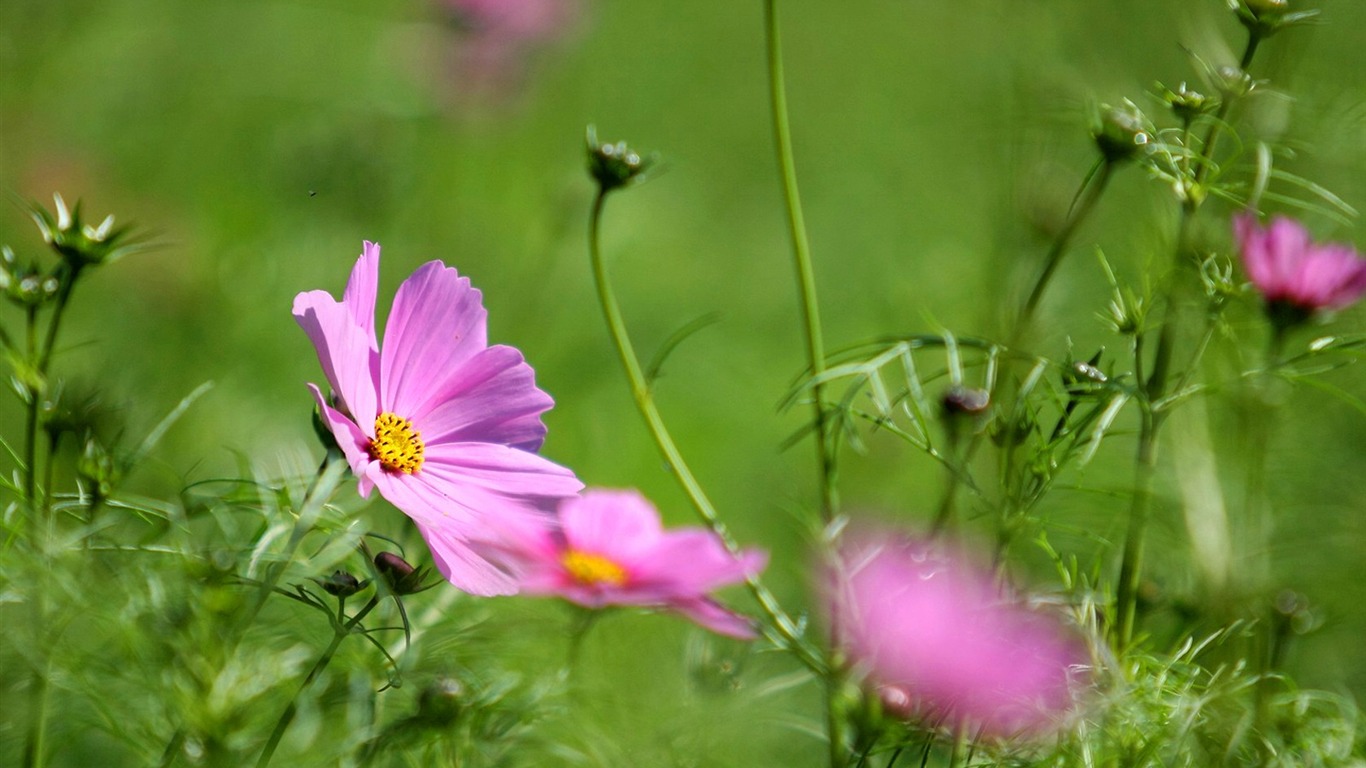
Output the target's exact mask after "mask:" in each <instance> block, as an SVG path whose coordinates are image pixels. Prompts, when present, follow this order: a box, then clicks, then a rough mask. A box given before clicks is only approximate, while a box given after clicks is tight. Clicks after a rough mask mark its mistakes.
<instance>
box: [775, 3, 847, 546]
mask: <svg viewBox="0 0 1366 768" xmlns="http://www.w3.org/2000/svg"><path fill="white" fill-rule="evenodd" d="M777 6H778V3H777V0H765V2H764V23H765V31H766V34H765V42H766V47H767V51H768V84H769V101H770V104H771V105H772V108H773V140H774V144H775V146H776V148H777V151H778V168H779V170H780V172H781V173H782V179H783V198H784V200H785V201H786V204H787V224H788V231H789V234H790V235H791V238H792V259H793V265H794V266H795V267H796V271H797V290H798V293H799V295H800V299H801V309H802V326H803V330H804V333H805V338H806V356H807V365H808V367H809V368H810V370H811V376H812V377H813V378H819V377H820V375H821V374H822V373H823V372H824V371H825V342H824V340H823V339H822V336H821V317H820V306H819V304H818V303H817V301H816V278H815V272H814V270H813V268H812V266H811V246H810V243H809V242H808V241H807V237H806V223H805V220H804V218H803V216H802V201H801V196H800V195H799V193H798V190H797V166H796V162H795V161H794V160H793V155H792V131H791V128H790V126H789V125H788V118H787V92H786V87H785V86H784V84H783V55H782V42H781V41H782V38H781V36H780V34H779V30H778V7H777ZM823 390H824V386H823V385H822V384H820V383H817V384H815V385H813V386H812V388H811V392H812V399H813V401H814V403H813V407H814V409H815V414H814V415H815V419H816V440H817V445H816V453H817V459H818V461H819V467H820V485H821V518H822V520H824V521H825V522H827V523H828V522H830V520H831V519H832V518H833V517H834V516H835V512H836V511H837V510H838V509H839V492H838V490H837V488H836V478H837V466H836V462H835V459H836V457H835V444H834V440H833V438H834V436H833V435H832V434H831V431H832V430H831V424H830V419H829V417H828V416H827V414H826V412H825V405H824V401H823V400H822V398H821V394H822V392H823Z"/></svg>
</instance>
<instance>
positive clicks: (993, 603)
mask: <svg viewBox="0 0 1366 768" xmlns="http://www.w3.org/2000/svg"><path fill="white" fill-rule="evenodd" d="M826 588H827V590H828V592H827V594H826V599H827V602H828V603H829V606H828V607H829V611H830V614H831V624H832V630H833V632H834V637H835V640H836V642H837V643H838V644H839V645H840V646H841V647H842V648H843V650H844V651H845V652H846V653H847V654H848V655H849V658H850V660H851V661H852V662H853V663H854V664H855V665H856V668H857V669H859V670H860V671H861V672H863V673H864V674H866V675H868V678H869V682H870V684H871V685H872V686H873V687H875V688H876V689H878V691H879V693H880V695H881V696H882V699H883V701H884V703H885V704H886V705H887V706H888V708H889V709H890V710H892V711H894V712H896V713H898V714H899V715H902V716H912V715H918V716H921V717H924V718H926V719H927V720H929V721H930V722H933V723H936V724H938V723H947V724H951V725H959V724H964V725H966V726H967V727H970V728H973V729H980V732H981V733H982V734H984V735H991V736H1006V735H1011V734H1018V733H1038V732H1041V731H1044V730H1046V729H1047V728H1048V727H1049V726H1050V725H1051V724H1055V723H1057V722H1058V721H1059V719H1060V715H1061V714H1062V713H1063V712H1065V711H1066V710H1067V709H1068V708H1069V707H1070V706H1071V704H1072V698H1073V696H1072V694H1073V681H1074V676H1075V675H1076V674H1077V672H1078V671H1079V669H1080V668H1081V665H1083V664H1085V663H1086V659H1087V655H1086V652H1085V649H1084V647H1083V646H1082V644H1081V643H1080V641H1079V640H1077V639H1076V638H1074V637H1071V636H1069V635H1068V633H1066V632H1064V631H1063V629H1062V627H1061V626H1060V624H1059V623H1058V622H1057V621H1055V620H1052V619H1050V618H1049V617H1048V616H1045V615H1043V614H1041V613H1037V612H1034V611H1031V610H1029V609H1027V608H1025V607H1024V606H1022V605H1021V604H1019V603H1017V602H1013V601H1011V600H1009V599H1006V598H1004V597H1002V596H1001V594H1000V592H999V590H998V589H996V588H995V587H994V586H993V585H992V578H991V575H990V574H989V573H987V572H985V571H979V570H977V569H976V568H975V567H974V566H972V565H971V564H969V563H968V562H966V561H965V560H962V559H959V558H956V557H953V556H951V555H950V554H948V553H947V552H946V551H945V550H944V549H942V548H940V547H939V546H937V545H935V544H934V543H932V542H919V541H914V540H908V539H901V538H898V537H897V535H896V534H883V535H880V536H877V537H873V536H869V535H867V534H865V535H864V536H862V537H859V536H854V535H851V538H850V539H849V540H848V541H847V543H846V544H845V545H844V546H843V547H841V550H840V553H839V556H838V558H837V565H835V566H834V567H832V568H831V569H830V572H829V577H828V581H827V584H826Z"/></svg>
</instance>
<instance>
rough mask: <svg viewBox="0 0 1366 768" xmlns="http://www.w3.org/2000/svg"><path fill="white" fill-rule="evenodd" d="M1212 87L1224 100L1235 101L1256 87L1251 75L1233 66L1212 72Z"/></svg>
mask: <svg viewBox="0 0 1366 768" xmlns="http://www.w3.org/2000/svg"><path fill="white" fill-rule="evenodd" d="M1214 80H1215V82H1214V85H1215V87H1216V88H1218V89H1219V92H1220V93H1222V94H1223V95H1224V98H1225V99H1237V98H1240V97H1243V96H1246V95H1248V94H1249V93H1251V92H1252V89H1253V88H1254V87H1255V86H1256V83H1255V82H1254V81H1253V80H1252V75H1249V74H1248V73H1246V72H1244V71H1243V70H1242V69H1240V68H1238V67H1234V66H1225V67H1219V68H1218V69H1216V70H1214Z"/></svg>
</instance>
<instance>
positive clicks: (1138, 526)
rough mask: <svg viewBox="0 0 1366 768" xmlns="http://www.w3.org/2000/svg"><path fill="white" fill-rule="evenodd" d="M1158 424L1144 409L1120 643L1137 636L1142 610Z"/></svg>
mask: <svg viewBox="0 0 1366 768" xmlns="http://www.w3.org/2000/svg"><path fill="white" fill-rule="evenodd" d="M1157 433H1158V429H1157V424H1156V420H1155V419H1154V418H1153V416H1152V414H1151V413H1148V412H1147V411H1146V410H1145V411H1144V413H1143V425H1142V427H1141V429H1140V432H1139V438H1138V456H1137V458H1136V460H1135V464H1134V498H1133V501H1132V502H1131V504H1130V506H1129V530H1128V532H1127V534H1126V535H1125V537H1124V554H1123V558H1122V560H1121V561H1120V570H1119V588H1118V593H1117V594H1116V597H1115V602H1116V606H1117V610H1118V611H1119V615H1118V617H1117V618H1116V621H1115V638H1116V647H1118V648H1121V649H1123V648H1127V647H1128V646H1129V643H1130V642H1131V641H1132V640H1133V635H1134V626H1135V623H1136V616H1137V613H1138V587H1139V580H1140V579H1141V578H1142V572H1143V543H1144V539H1145V536H1144V532H1145V530H1146V528H1147V525H1148V515H1149V512H1150V507H1151V503H1152V485H1153V475H1154V473H1155V472H1154V471H1155V469H1156V467H1157Z"/></svg>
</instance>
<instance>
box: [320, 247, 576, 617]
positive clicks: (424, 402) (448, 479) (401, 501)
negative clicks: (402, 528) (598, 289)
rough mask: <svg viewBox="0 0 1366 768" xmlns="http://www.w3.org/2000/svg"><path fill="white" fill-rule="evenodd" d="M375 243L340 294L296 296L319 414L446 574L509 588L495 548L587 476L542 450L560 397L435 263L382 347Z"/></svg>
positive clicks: (403, 298)
mask: <svg viewBox="0 0 1366 768" xmlns="http://www.w3.org/2000/svg"><path fill="white" fill-rule="evenodd" d="M378 287H379V245H377V244H374V243H369V242H367V243H365V248H364V251H363V253H362V254H361V256H360V258H359V259H357V260H356V266H355V268H354V269H353V270H352V271H351V279H350V281H349V282H348V283H347V284H346V293H345V294H344V296H343V298H342V300H341V301H337V300H335V299H334V298H333V297H332V296H331V295H330V294H328V293H327V292H326V291H308V292H306V293H300V294H299V295H298V296H296V297H295V298H294V318H295V319H296V320H297V321H298V322H299V325H300V326H301V327H302V328H303V329H304V331H305V332H306V333H307V334H308V337H309V338H310V339H311V340H312V341H313V346H314V347H316V348H317V351H318V360H319V362H321V363H322V368H323V373H324V374H325V375H326V376H327V381H328V384H330V385H331V387H332V391H333V393H335V396H336V398H337V402H336V403H335V405H336V406H337V407H333V406H334V403H332V402H329V400H328V398H327V397H325V396H324V395H323V393H322V392H321V391H320V390H319V389H318V387H317V386H315V385H313V384H310V385H309V388H310V389H311V390H312V391H313V395H314V397H315V398H317V401H318V407H319V408H320V409H321V411H322V416H323V421H324V422H325V423H326V424H327V426H328V428H329V429H330V430H331V431H332V434H333V435H334V436H335V437H336V440H337V443H338V445H340V447H341V450H342V452H343V453H345V455H346V459H347V462H348V463H349V464H350V465H351V470H352V471H353V472H354V473H355V475H356V478H357V481H358V486H359V491H360V494H361V495H362V496H367V497H368V496H369V495H370V491H371V490H372V489H373V488H376V487H378V488H379V492H380V494H381V495H382V496H384V498H385V499H388V500H389V501H390V502H391V503H392V504H393V505H394V506H396V507H398V508H399V509H400V510H402V511H403V512H404V513H405V514H406V515H408V517H410V518H412V519H413V522H415V523H417V526H418V530H420V531H421V532H422V536H423V538H424V539H426V541H427V545H428V547H429V548H430V549H431V551H432V557H433V559H435V560H436V564H437V567H438V568H439V569H440V570H441V572H442V574H444V575H445V576H446V578H447V579H449V580H450V582H451V583H452V584H454V585H455V586H457V587H459V588H461V589H463V590H465V591H466V592H471V593H474V594H478V595H491V594H511V593H513V592H515V591H516V586H517V583H516V580H515V574H514V573H510V572H509V567H508V565H507V563H505V562H504V561H503V558H502V557H501V556H500V555H499V552H500V551H501V550H502V549H503V548H506V547H508V546H510V545H511V544H513V543H515V542H517V541H520V540H521V539H523V538H525V537H526V536H529V535H533V534H534V533H535V532H537V531H539V530H540V529H542V528H543V527H544V526H545V521H546V520H548V519H550V510H551V509H553V507H554V505H555V504H556V503H557V502H558V500H559V499H561V498H563V497H566V496H572V495H573V494H575V493H576V492H578V490H579V489H580V488H582V487H583V484H582V483H580V482H579V481H578V479H577V478H575V477H574V474H573V473H572V472H570V471H569V470H567V469H565V468H563V467H560V466H558V465H556V464H554V463H552V462H550V461H548V460H546V459H543V458H541V457H540V456H537V455H536V454H535V453H533V451H536V450H537V449H539V448H540V447H541V443H542V441H543V440H544V438H545V425H544V424H542V423H541V418H540V414H541V413H542V412H544V411H546V410H548V409H549V408H550V407H551V405H552V404H553V401H552V400H551V399H550V396H549V395H547V394H545V393H544V392H542V391H541V390H539V389H537V388H536V382H535V374H534V372H533V371H532V370H531V367H530V366H529V365H527V364H526V362H525V361H524V360H523V359H522V353H520V352H518V351H517V350H516V349H513V348H512V347H506V346H501V345H499V346H493V347H490V346H489V345H488V340H487V333H486V324H485V322H486V318H487V313H486V312H485V310H484V307H483V303H482V296H481V295H480V293H479V291H478V290H476V289H475V288H473V287H471V286H470V281H469V279H468V278H463V277H460V276H459V275H457V274H456V271H455V270H454V269H452V268H450V267H447V266H446V265H444V264H442V263H441V262H439V261H429V262H427V263H426V264H424V265H422V266H421V267H419V268H418V270H417V271H416V272H414V273H413V274H412V276H410V277H409V278H408V279H407V280H405V281H403V284H402V285H401V286H399V289H398V293H397V295H395V296H394V304H393V308H392V309H391V310H390V312H389V319H388V322H387V323H386V325H385V328H384V344H383V346H382V347H381V346H380V344H379V343H378V341H377V340H376V335H375V294H376V291H377V290H378Z"/></svg>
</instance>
